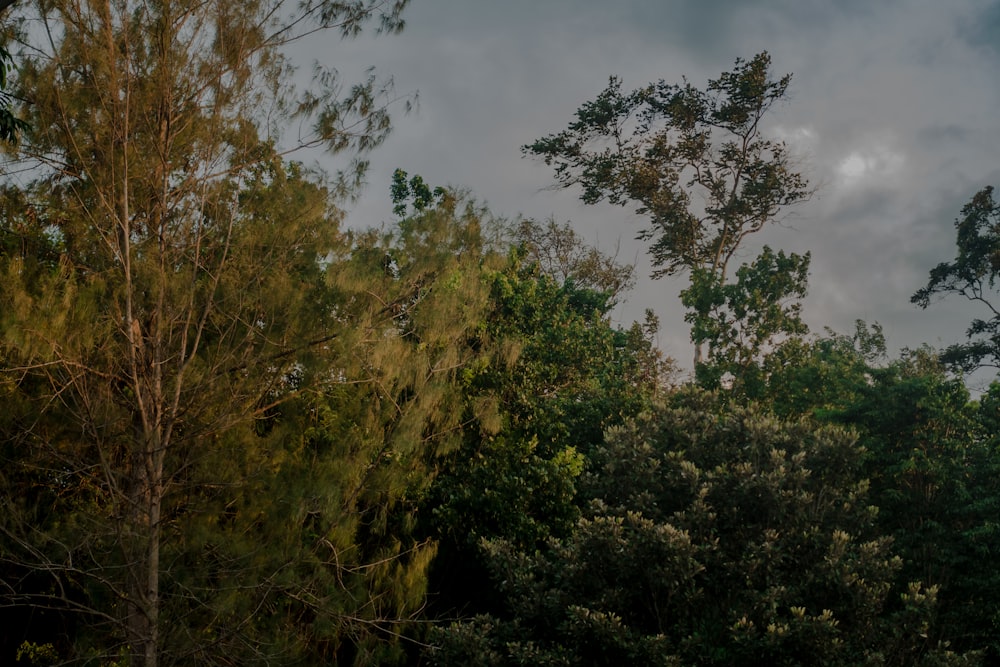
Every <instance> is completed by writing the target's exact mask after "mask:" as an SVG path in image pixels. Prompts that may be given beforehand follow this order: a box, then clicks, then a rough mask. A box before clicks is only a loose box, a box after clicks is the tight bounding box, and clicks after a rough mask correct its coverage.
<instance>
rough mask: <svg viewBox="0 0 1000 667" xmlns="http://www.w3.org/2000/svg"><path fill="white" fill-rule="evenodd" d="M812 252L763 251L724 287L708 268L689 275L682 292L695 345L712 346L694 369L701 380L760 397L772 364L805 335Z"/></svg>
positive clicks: (686, 317) (715, 387)
mask: <svg viewBox="0 0 1000 667" xmlns="http://www.w3.org/2000/svg"><path fill="white" fill-rule="evenodd" d="M808 270H809V253H806V254H805V255H804V256H800V255H796V254H795V253H792V254H791V255H785V253H784V252H781V251H779V252H778V253H777V254H776V253H774V251H772V250H771V249H770V248H769V247H767V246H764V250H763V252H761V254H760V256H759V257H758V258H757V259H756V260H754V261H753V262H752V263H749V264H744V265H743V266H741V267H740V268H739V269H737V270H736V282H734V283H729V284H723V283H722V282H720V279H719V276H717V275H714V274H712V273H710V272H709V271H707V270H705V269H694V270H693V271H692V272H691V285H690V286H689V287H688V288H687V289H685V290H683V291H682V292H681V302H682V303H683V304H684V305H685V306H687V307H688V313H687V314H686V315H685V316H684V319H685V320H686V321H687V322H689V323H690V324H691V338H692V340H694V342H695V344H697V345H701V344H703V343H708V346H709V347H708V349H709V353H708V358H707V360H706V363H703V364H699V365H698V366H697V367H696V368H695V373H696V376H697V378H698V381H699V382H700V383H701V384H702V385H703V386H706V387H708V388H712V389H717V388H719V387H720V386H721V384H722V382H723V381H728V383H729V384H730V388H731V389H732V390H733V391H732V392H731V393H732V395H734V396H737V395H739V396H745V397H750V398H759V397H760V396H761V394H762V393H763V392H764V387H765V385H766V383H767V381H768V377H767V376H768V365H769V364H768V359H769V357H771V356H773V355H774V354H776V353H777V348H778V347H779V346H780V345H781V344H782V343H784V342H787V339H788V338H789V337H798V336H802V335H804V334H806V333H807V332H808V328H807V327H806V325H805V323H804V322H803V321H802V319H801V317H799V313H800V310H801V306H800V304H799V303H798V301H796V299H801V298H804V297H805V295H806V277H807V273H808Z"/></svg>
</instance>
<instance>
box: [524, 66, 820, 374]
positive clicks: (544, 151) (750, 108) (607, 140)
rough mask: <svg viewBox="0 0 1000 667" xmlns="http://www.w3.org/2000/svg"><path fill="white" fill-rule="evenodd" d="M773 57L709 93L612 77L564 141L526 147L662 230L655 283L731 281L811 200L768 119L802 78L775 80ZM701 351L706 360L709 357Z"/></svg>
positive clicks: (598, 196) (564, 176) (657, 234)
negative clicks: (694, 274) (691, 274)
mask: <svg viewBox="0 0 1000 667" xmlns="http://www.w3.org/2000/svg"><path fill="white" fill-rule="evenodd" d="M770 65H771V58H770V56H769V55H768V54H767V53H766V52H765V53H760V54H758V55H757V56H755V57H754V58H753V59H752V60H750V61H744V60H742V59H738V60H737V61H736V64H735V67H734V68H733V70H732V71H731V72H724V73H722V74H721V75H720V76H719V78H718V79H714V80H710V81H709V82H708V85H707V86H706V88H705V90H699V89H698V88H695V87H694V86H692V85H691V84H689V83H687V81H685V82H684V84H683V85H676V84H668V83H666V82H664V81H660V82H658V83H655V84H649V85H647V86H645V87H643V88H640V89H638V90H635V91H633V92H631V93H624V92H622V85H621V80H620V79H617V78H614V77H612V79H611V81H610V83H609V84H608V87H607V88H606V89H605V90H604V92H602V93H601V94H600V95H599V96H598V97H597V99H595V100H594V101H592V102H588V103H586V104H584V105H583V106H582V107H580V109H579V110H578V111H577V112H576V120H575V121H574V122H573V123H571V124H570V125H569V127H568V129H566V130H564V131H563V132H561V133H559V134H554V135H549V136H547V137H544V138H542V139H539V140H538V141H536V142H534V143H532V144H528V145H527V146H525V147H524V148H523V151H524V152H525V153H527V154H530V155H535V156H539V157H541V158H543V159H544V160H545V163H546V164H549V165H554V166H555V172H556V178H557V179H558V181H559V184H560V185H561V186H563V187H569V186H575V185H579V186H580V187H581V188H582V189H583V193H582V195H581V197H582V199H583V201H584V202H585V203H588V204H593V203H596V202H599V201H601V200H605V199H606V200H607V201H609V202H610V203H612V204H616V205H627V204H634V205H636V206H637V208H636V211H637V213H639V214H642V215H646V216H648V218H649V219H650V223H651V224H650V226H649V227H648V228H647V229H645V230H643V231H641V232H640V234H639V238H640V239H642V240H646V241H650V243H651V245H650V254H651V255H652V259H653V264H654V266H655V267H656V271H655V272H654V274H653V275H654V277H661V276H668V275H674V274H677V273H680V272H683V271H693V270H696V269H697V270H701V271H704V272H706V274H707V276H709V277H710V278H711V280H712V282H717V283H718V284H720V285H722V284H724V283H725V282H726V277H727V270H728V267H729V263H730V261H731V260H732V258H733V257H734V256H735V255H736V253H737V251H738V250H739V249H740V248H741V247H742V245H743V241H744V239H745V238H746V237H747V236H749V235H750V234H753V233H755V232H758V231H760V230H761V229H763V228H764V226H765V225H767V224H768V223H773V222H775V221H776V220H779V219H780V216H781V215H782V213H783V212H784V211H786V210H787V208H788V207H789V206H792V205H794V204H796V203H799V202H802V201H804V200H805V199H807V198H808V197H809V195H810V190H809V188H808V184H807V181H806V179H805V178H803V177H802V175H801V174H800V173H798V172H797V171H795V170H794V163H793V160H792V158H791V156H790V155H789V153H788V150H787V147H786V146H785V144H784V142H782V141H776V140H772V139H768V138H766V137H765V135H764V127H762V124H763V120H764V118H765V116H766V115H767V113H768V112H769V111H770V110H771V108H772V107H773V106H774V105H775V104H776V103H777V102H779V101H781V100H782V99H784V97H785V94H786V91H787V89H788V84H789V82H790V81H791V75H785V76H783V77H781V78H780V79H778V80H774V79H773V78H772V77H771V74H770ZM701 358H702V355H701V345H700V344H696V346H695V364H696V365H697V364H698V363H700V362H701Z"/></svg>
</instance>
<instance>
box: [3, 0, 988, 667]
mask: <svg viewBox="0 0 1000 667" xmlns="http://www.w3.org/2000/svg"><path fill="white" fill-rule="evenodd" d="M407 5H408V2H407V1H406V0H398V1H395V2H385V1H378V0H352V1H350V2H330V1H327V0H308V1H306V2H301V3H299V2H296V3H291V2H281V1H280V0H270V1H268V0H259V1H258V0H254V1H252V2H234V1H233V0H208V1H202V2H185V1H179V0H178V1H174V0H163V1H161V2H133V1H132V0H115V1H111V0H105V1H104V2H101V1H98V0H95V1H94V2H86V3H80V2H71V1H69V0H47V1H46V2H38V3H31V2H17V3H15V5H14V6H13V7H12V8H11V9H10V10H9V13H7V14H4V15H3V19H4V21H6V22H7V24H8V25H7V30H8V33H9V37H8V43H7V46H6V50H5V51H2V52H0V61H3V62H4V63H7V62H12V63H13V66H14V67H13V69H12V70H11V71H10V73H9V77H10V78H9V79H5V78H2V77H0V106H2V105H6V108H7V111H6V113H9V114H10V115H9V117H8V116H3V115H0V138H2V139H4V140H5V141H6V142H7V143H8V144H9V145H8V147H7V151H8V154H9V155H10V156H11V162H10V163H9V164H14V163H15V162H16V163H18V164H21V165H24V164H27V165H30V168H29V169H27V170H25V171H23V172H21V173H20V174H19V175H18V177H17V178H14V176H13V172H11V171H10V170H8V172H7V174H6V175H5V178H4V179H3V183H2V187H0V275H2V277H0V402H2V405H4V410H3V411H2V413H0V627H3V628H4V630H3V631H2V633H0V662H3V663H4V664H7V663H19V664H26V665H64V664H67V665H68V664H73V665H101V666H109V667H110V666H112V665H115V666H118V665H131V666H141V667H157V666H158V665H164V666H165V665H244V664H246V665H253V664H262V665H263V664H268V665H286V664H287V665H311V664H338V665H339V664H343V665H427V664H434V665H515V664H516V665H524V664H531V665H607V664H619V665H620V664H636V665H639V664H643V665H645V664H649V665H719V666H722V665H759V664H775V665H797V664H822V665H928V666H929V665H971V664H994V663H996V662H997V661H998V660H1000V641H998V637H1000V630H998V626H1000V558H998V556H997V549H996V544H997V540H998V539H1000V534H998V529H997V524H996V515H997V511H998V510H1000V491H998V489H997V486H996V484H995V479H996V475H997V474H998V472H1000V450H998V447H1000V439H998V438H1000V435H998V434H1000V384H998V383H994V384H993V385H991V386H990V388H989V389H988V390H986V391H984V392H982V393H981V394H980V395H979V396H977V397H973V396H971V395H970V393H969V391H968V389H967V388H966V386H965V384H964V383H963V381H962V380H963V376H962V375H961V372H963V371H967V370H970V369H972V368H975V367H980V366H989V365H995V363H996V360H997V358H998V354H997V340H996V338H997V322H998V321H1000V316H998V315H997V311H996V310H995V304H997V303H998V302H1000V299H998V294H997V285H996V281H995V278H996V276H997V272H998V270H1000V261H998V260H997V258H998V257H1000V233H998V210H1000V209H998V207H997V205H996V204H995V202H994V201H993V198H992V190H991V189H990V188H987V189H984V190H982V191H981V192H979V193H978V194H976V195H975V196H974V197H973V199H972V201H971V202H970V203H969V204H968V206H966V207H965V209H963V210H962V211H961V215H960V217H959V219H958V221H956V229H957V233H958V237H957V256H956V259H955V260H954V261H952V262H944V263H941V264H939V265H938V266H937V267H935V268H933V269H931V270H930V278H929V282H928V284H927V286H926V287H925V288H922V289H919V290H918V291H917V293H916V294H915V295H914V297H913V300H914V302H915V303H916V304H917V305H919V306H921V307H928V306H930V305H931V303H932V301H933V299H934V298H935V297H937V296H939V295H950V294H958V295H961V296H964V297H966V298H969V299H972V300H973V301H975V302H977V303H978V304H979V305H981V306H982V307H983V308H985V312H986V315H985V317H986V318H987V319H976V320H974V321H973V322H972V323H971V324H970V326H969V332H968V333H969V340H968V341H967V342H959V343H955V344H953V345H951V346H950V347H947V348H945V349H944V350H942V351H938V350H935V349H933V348H930V347H921V348H917V349H913V350H905V351H903V352H902V353H900V354H898V355H890V353H889V351H888V347H887V341H886V338H885V335H884V333H883V330H882V328H881V327H880V326H879V325H878V324H875V323H866V322H864V321H860V320H859V321H858V323H857V326H856V328H855V330H854V331H852V332H848V333H838V332H834V331H831V330H826V332H825V333H824V334H823V335H816V334H810V332H809V330H808V328H807V326H806V325H805V323H804V321H803V319H802V317H801V300H802V299H803V298H804V297H805V295H806V294H807V290H808V277H809V268H810V261H811V259H812V257H813V254H811V253H805V254H797V253H794V252H786V251H784V250H782V249H780V248H777V249H773V248H772V247H770V246H764V247H763V248H762V249H760V250H759V252H758V253H757V254H756V256H754V257H751V258H750V259H749V260H748V261H742V260H743V258H744V257H745V252H744V251H745V250H746V249H747V247H748V246H747V245H746V242H747V238H748V237H749V236H750V235H752V234H756V233H757V232H758V231H760V230H762V229H764V228H765V227H768V226H771V225H772V224H773V223H774V222H776V221H777V220H778V219H779V218H780V217H781V216H782V215H783V214H784V212H785V211H786V210H787V209H788V208H790V207H794V206H796V205H799V204H802V203H804V202H805V201H806V200H807V199H808V198H809V197H810V196H811V194H812V193H813V188H812V186H810V185H809V183H808V182H807V180H806V178H805V177H804V176H803V175H802V174H801V173H800V171H799V170H798V167H797V164H798V162H796V159H795V156H794V155H793V151H792V149H791V148H790V147H789V146H788V145H786V143H785V142H784V141H783V140H782V139H781V138H780V137H777V136H771V135H770V134H768V133H767V131H766V128H767V125H766V124H765V123H764V122H763V120H764V119H765V118H766V117H767V115H768V113H770V112H771V111H772V109H773V107H774V105H775V104H777V103H778V102H779V101H783V100H785V99H786V97H787V92H788V90H789V87H790V86H791V85H792V78H791V75H789V74H785V75H780V76H776V75H775V74H774V73H773V71H772V62H771V58H770V56H769V55H768V54H767V53H759V54H757V55H755V56H753V57H751V58H749V59H738V60H736V61H735V62H734V64H733V66H732V68H731V69H730V70H728V71H725V72H722V73H721V74H720V75H719V76H718V77H717V78H712V79H709V81H708V82H707V83H706V84H705V85H704V86H703V87H698V86H696V85H694V84H692V83H690V82H688V81H686V80H685V81H683V82H682V83H674V82H667V81H658V82H655V83H650V84H649V85H647V86H644V87H640V88H638V89H636V90H634V91H624V90H623V87H622V84H621V81H620V80H619V79H612V80H611V82H610V84H609V86H608V88H607V89H606V90H604V91H603V92H602V93H600V95H599V96H598V97H597V98H596V99H595V100H593V101H590V102H585V103H584V104H583V106H581V107H580V109H579V111H578V112H577V113H576V115H575V118H574V119H573V120H571V121H570V123H569V125H568V127H567V129H566V130H564V131H562V132H560V133H556V134H552V135H548V136H546V137H544V138H543V139H539V140H537V141H536V142H534V143H529V144H527V145H526V146H525V147H524V152H525V153H526V154H527V155H528V157H537V158H540V159H541V160H542V161H543V162H545V163H546V164H549V165H552V166H553V167H554V170H555V172H554V173H555V178H556V180H557V182H558V184H559V185H560V186H565V187H570V188H580V189H581V190H582V194H581V197H582V199H583V201H584V202H585V203H588V204H592V203H595V202H597V201H599V200H602V199H606V200H608V201H610V202H612V203H613V204H618V205H622V206H628V207H630V208H633V209H635V210H637V211H638V212H639V213H640V214H641V215H644V216H646V218H647V219H648V223H649V227H648V228H646V229H645V230H644V231H642V232H640V238H642V239H643V240H644V241H645V242H648V251H649V253H650V256H651V258H652V261H653V264H654V266H655V267H656V271H657V273H658V274H660V275H663V276H667V275H678V276H682V277H683V279H684V280H685V281H686V282H685V284H684V287H683V288H682V289H681V291H680V297H681V299H682V302H683V305H684V306H685V308H686V309H687V316H686V317H685V318H684V321H683V322H681V321H676V322H667V323H664V326H669V327H684V328H685V329H687V330H688V331H689V333H690V340H691V343H692V346H693V348H694V349H695V350H696V353H695V365H694V369H693V372H692V373H691V374H688V375H685V374H683V373H682V371H680V370H679V367H678V366H677V365H676V364H675V363H674V362H673V361H672V360H671V359H669V358H667V357H666V356H665V355H663V353H662V352H661V351H660V350H659V349H658V348H657V346H656V337H657V332H658V331H659V330H660V328H661V322H660V321H659V319H658V317H657V316H656V314H655V313H654V312H653V311H652V310H647V311H646V316H645V318H644V319H643V321H641V322H633V323H632V324H631V325H629V326H621V325H619V324H617V323H616V322H615V319H614V317H613V312H614V309H615V307H616V306H617V305H618V304H620V303H622V302H623V301H624V300H625V299H627V295H628V290H629V288H630V287H631V286H632V285H633V283H634V281H635V268H634V267H633V266H632V265H626V264H622V263H620V262H619V261H618V260H617V259H616V258H615V257H613V256H609V255H607V254H606V253H604V252H602V251H601V250H600V249H598V248H595V247H592V246H591V245H590V244H588V242H587V241H586V239H585V238H584V237H583V236H581V235H580V233H579V232H578V231H576V230H575V229H574V227H573V226H572V225H571V224H570V223H561V222H558V221H557V220H556V219H555V218H551V219H548V220H533V219H522V218H514V219H509V218H504V217H501V216H500V215H499V214H498V213H494V212H492V211H490V210H489V209H488V208H487V207H486V206H484V205H482V204H481V203H479V202H478V201H477V200H476V198H475V197H474V196H473V195H472V194H470V193H467V192H463V191H458V190H456V189H454V188H449V187H445V186H437V185H435V184H431V183H428V182H426V181H425V179H424V178H423V177H422V176H420V175H419V174H417V173H412V174H411V173H407V172H406V171H403V170H402V169H397V170H396V171H395V173H394V176H393V184H392V189H391V192H388V193H368V192H363V191H362V190H361V185H362V183H363V180H364V175H365V170H366V168H367V156H368V155H369V153H370V152H371V151H374V150H376V149H377V148H378V147H379V146H380V144H382V143H383V142H384V141H385V139H386V137H387V136H388V133H389V131H390V129H391V117H392V115H393V114H394V113H396V112H397V111H403V110H405V108H406V101H405V100H398V99H397V98H396V97H395V95H394V94H393V93H392V90H391V86H390V85H389V81H388V80H385V79H380V78H379V77H378V76H376V75H375V74H374V73H372V74H369V75H367V76H366V78H364V79H362V80H361V81H357V82H354V81H348V80H345V79H344V78H343V77H342V75H341V74H340V73H339V72H338V71H337V70H336V69H334V68H332V67H326V68H324V67H319V66H318V67H317V68H316V70H315V77H314V79H313V80H312V81H311V82H310V83H308V84H306V85H305V86H304V87H301V88H296V87H295V86H293V84H292V81H293V80H297V79H296V78H295V77H294V76H293V73H294V71H295V66H296V63H295V62H294V61H293V60H292V59H291V56H290V55H289V53H290V51H289V46H290V45H291V44H296V43H299V42H300V41H301V42H303V43H306V42H308V40H310V39H313V38H314V37H319V38H326V39H329V37H330V36H334V37H337V38H340V39H352V38H358V37H361V36H363V35H364V34H365V33H366V32H367V33H370V32H377V33H385V34H386V36H387V37H388V38H390V39H391V35H392V34H395V33H398V32H399V31H401V30H403V28H404V13H405V12H409V11H411V10H410V9H409V8H408V7H407ZM404 10H405V12H404ZM323 36H325V37H323ZM8 56H9V58H8ZM3 71H4V72H6V71H7V70H6V67H5V66H4V67H3ZM292 128H295V129H294V130H293V129H292ZM314 150H323V151H326V152H328V153H329V154H331V155H332V156H333V158H332V159H335V160H337V161H338V162H337V164H340V165H341V166H342V168H341V169H340V170H339V171H337V172H336V173H324V172H323V171H322V170H320V169H318V168H313V167H310V166H308V163H307V162H306V156H308V155H310V153H309V151H314ZM456 150H459V148H456ZM484 159H485V158H484ZM544 185H545V184H540V186H544ZM361 196H378V197H385V198H386V199H387V200H391V204H392V207H393V209H392V210H393V214H394V216H395V217H394V218H393V219H392V220H390V221H386V222H383V223H382V224H372V225H369V226H351V227H349V226H347V225H345V224H343V218H344V213H345V210H346V207H348V206H349V205H350V203H351V202H352V201H355V200H357V199H358V198H359V197H361ZM821 251H822V249H820V248H817V249H816V250H815V253H817V254H818V253H820V252H821ZM990 318H992V319H990ZM678 319H679V318H678Z"/></svg>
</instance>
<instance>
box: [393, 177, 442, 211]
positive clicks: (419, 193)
mask: <svg viewBox="0 0 1000 667" xmlns="http://www.w3.org/2000/svg"><path fill="white" fill-rule="evenodd" d="M406 176H407V174H406V172H405V171H403V170H402V169H396V170H395V171H394V172H392V203H393V204H394V206H393V209H392V210H393V213H395V214H396V215H398V216H399V217H404V216H406V214H407V208H408V207H409V206H412V207H413V213H414V214H417V213H420V212H421V211H423V210H424V209H426V208H427V207H428V206H432V205H433V204H434V203H435V202H438V201H441V200H442V199H443V198H444V197H445V195H446V192H445V190H444V188H442V187H436V188H434V189H433V190H431V188H430V186H428V185H427V184H426V183H424V179H423V177H422V176H420V174H414V176H413V178H411V179H410V180H409V181H407V180H406Z"/></svg>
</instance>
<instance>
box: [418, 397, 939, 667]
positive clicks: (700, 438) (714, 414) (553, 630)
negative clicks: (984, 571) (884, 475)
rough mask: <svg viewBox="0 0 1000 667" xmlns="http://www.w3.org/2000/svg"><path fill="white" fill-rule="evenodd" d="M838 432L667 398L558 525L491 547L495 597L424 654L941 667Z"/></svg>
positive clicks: (854, 451)
mask: <svg viewBox="0 0 1000 667" xmlns="http://www.w3.org/2000/svg"><path fill="white" fill-rule="evenodd" d="M860 453H861V450H860V449H859V447H858V446H857V445H856V443H855V440H854V438H853V437H852V436H851V435H850V434H849V433H848V432H846V431H844V430H842V429H840V428H837V427H832V426H817V425H816V424H815V423H812V422H809V421H801V420H795V421H780V420H777V419H775V418H773V417H769V416H766V415H765V414H761V413H759V412H757V411H755V410H754V409H743V408H726V407H724V405H723V404H722V403H720V402H719V400H718V398H717V397H716V396H714V395H712V394H705V393H701V392H681V393H680V394H678V395H676V396H675V397H673V398H672V400H671V402H670V403H669V404H668V405H665V406H661V407H660V408H658V409H657V411H656V412H654V413H649V414H646V415H645V416H643V417H642V418H640V419H638V420H636V421H634V422H629V423H627V424H626V425H625V426H623V427H620V428H617V429H612V431H611V432H610V434H609V436H608V440H607V442H606V444H605V445H603V446H600V447H598V448H597V449H596V450H595V451H594V453H593V455H592V457H591V460H592V463H591V466H590V468H589V472H588V473H587V474H586V475H585V480H584V482H583V487H584V489H583V494H584V496H585V497H587V498H590V499H591V500H590V503H589V505H588V506H587V510H586V513H585V516H584V517H583V518H582V519H581V521H580V522H579V524H578V525H577V527H576V530H574V531H573V533H572V534H570V535H568V536H566V537H564V538H561V539H551V540H550V541H549V544H548V546H547V548H545V549H542V550H537V551H525V550H522V549H518V548H517V547H516V546H514V545H512V544H510V543H509V542H506V541H502V540H501V541H490V542H487V543H485V548H486V549H487V552H488V553H489V555H490V559H491V563H492V565H493V568H494V571H495V576H496V579H497V581H498V582H500V586H501V588H502V590H503V591H504V593H505V595H506V598H505V599H506V603H507V608H506V610H505V611H504V613H502V614H500V615H497V616H496V617H494V618H487V617H480V618H477V619H474V620H472V621H470V622H469V623H468V624H454V625H452V626H450V627H448V628H442V629H440V630H438V631H437V633H436V638H437V642H438V645H439V646H440V647H441V648H440V650H438V651H436V652H434V653H432V658H433V659H434V660H435V662H436V664H441V665H450V664H491V665H507V664H524V661H525V660H526V659H527V658H526V656H530V659H528V661H529V662H531V663H532V664H559V665H604V664H664V665H669V664H678V665H679V664H684V665H714V664H717V665H741V664H746V665H757V664H780V665H794V664H806V663H807V664H823V665H859V664H873V665H876V664H877V665H885V664H897V665H914V664H950V663H949V661H951V660H952V659H954V658H955V656H951V655H950V654H948V653H947V652H946V651H943V650H939V649H938V648H937V647H936V645H935V644H934V643H933V642H932V641H929V640H927V639H926V638H925V637H926V631H927V628H928V625H929V623H930V620H931V619H932V617H933V608H934V598H935V594H936V590H935V589H933V588H930V589H925V588H922V587H921V586H919V585H913V586H911V587H910V588H909V589H906V590H902V591H900V590H898V589H895V588H894V586H895V582H896V580H897V574H898V572H899V569H900V568H901V567H902V561H901V560H900V559H899V558H898V557H897V556H895V555H894V554H893V553H892V551H891V549H890V545H891V540H890V539H889V538H887V537H883V536H881V535H880V534H879V532H878V530H877V524H876V522H875V519H876V515H877V510H876V509H875V508H874V507H873V506H872V505H871V504H870V503H869V499H868V484H867V482H866V480H865V479H864V478H863V476H862V474H861V469H860V463H861V457H860Z"/></svg>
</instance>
